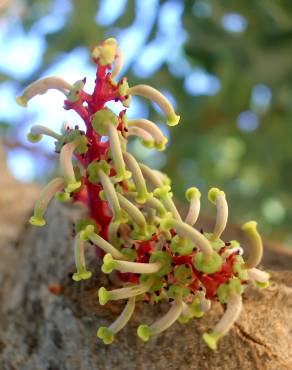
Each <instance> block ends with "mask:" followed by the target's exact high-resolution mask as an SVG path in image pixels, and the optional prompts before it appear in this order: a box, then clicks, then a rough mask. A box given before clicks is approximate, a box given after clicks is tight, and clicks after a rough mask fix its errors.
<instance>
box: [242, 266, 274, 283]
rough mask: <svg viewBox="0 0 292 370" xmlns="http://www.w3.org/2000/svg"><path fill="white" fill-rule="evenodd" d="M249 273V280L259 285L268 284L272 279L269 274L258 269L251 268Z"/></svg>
mask: <svg viewBox="0 0 292 370" xmlns="http://www.w3.org/2000/svg"><path fill="white" fill-rule="evenodd" d="M247 273H248V278H249V279H251V280H254V281H256V282H258V283H267V282H268V281H269V278H270V274H269V273H267V272H265V271H261V270H259V269H257V268H251V269H250V270H248V271H247Z"/></svg>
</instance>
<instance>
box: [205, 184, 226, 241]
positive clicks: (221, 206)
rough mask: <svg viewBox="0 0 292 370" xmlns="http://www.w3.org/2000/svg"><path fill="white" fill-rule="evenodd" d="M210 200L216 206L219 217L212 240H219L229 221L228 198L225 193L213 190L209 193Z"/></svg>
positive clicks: (217, 217)
mask: <svg viewBox="0 0 292 370" xmlns="http://www.w3.org/2000/svg"><path fill="white" fill-rule="evenodd" d="M208 198H209V200H210V201H211V202H212V203H215V204H216V208H217V216H216V223H215V227H214V231H213V235H212V237H211V239H212V240H214V241H215V240H218V239H220V237H221V234H222V233H223V231H224V230H225V227H226V225H227V220H228V204H227V201H226V197H225V194H224V192H223V191H221V190H219V189H217V188H212V189H210V191H209V193H208Z"/></svg>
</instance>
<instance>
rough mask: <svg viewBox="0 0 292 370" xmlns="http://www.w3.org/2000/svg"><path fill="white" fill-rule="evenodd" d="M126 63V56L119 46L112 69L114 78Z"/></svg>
mask: <svg viewBox="0 0 292 370" xmlns="http://www.w3.org/2000/svg"><path fill="white" fill-rule="evenodd" d="M123 64H124V56H123V53H122V50H121V49H120V48H117V50H116V56H115V64H114V68H113V70H112V76H111V77H112V79H114V78H115V77H116V76H117V75H118V74H119V73H120V71H121V69H122V67H123Z"/></svg>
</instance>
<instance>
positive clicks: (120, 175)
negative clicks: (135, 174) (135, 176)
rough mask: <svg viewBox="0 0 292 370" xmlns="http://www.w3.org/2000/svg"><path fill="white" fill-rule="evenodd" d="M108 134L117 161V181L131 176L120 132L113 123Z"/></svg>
mask: <svg viewBox="0 0 292 370" xmlns="http://www.w3.org/2000/svg"><path fill="white" fill-rule="evenodd" d="M108 136H109V140H110V147H111V152H112V156H113V160H114V163H115V169H116V171H117V174H116V176H115V179H116V181H122V180H125V179H128V178H129V177H130V176H131V173H129V171H126V166H125V162H124V158H123V153H122V148H121V143H120V139H119V134H118V131H117V129H116V128H115V126H114V125H113V124H112V123H109V124H108Z"/></svg>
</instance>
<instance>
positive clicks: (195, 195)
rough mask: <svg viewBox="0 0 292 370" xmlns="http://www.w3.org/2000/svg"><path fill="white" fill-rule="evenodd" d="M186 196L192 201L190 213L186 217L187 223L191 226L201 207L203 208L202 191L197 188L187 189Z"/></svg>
mask: <svg viewBox="0 0 292 370" xmlns="http://www.w3.org/2000/svg"><path fill="white" fill-rule="evenodd" d="M186 198H187V200H188V201H189V202H190V207H189V211H188V214H187V216H186V218H185V223H186V224H189V225H190V226H193V225H194V224H195V223H196V221H197V219H198V217H199V214H200V208H201V202H200V198H201V193H200V192H199V190H198V189H197V188H189V189H188V190H187V191H186Z"/></svg>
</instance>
